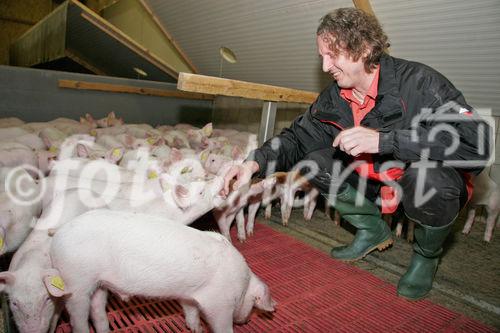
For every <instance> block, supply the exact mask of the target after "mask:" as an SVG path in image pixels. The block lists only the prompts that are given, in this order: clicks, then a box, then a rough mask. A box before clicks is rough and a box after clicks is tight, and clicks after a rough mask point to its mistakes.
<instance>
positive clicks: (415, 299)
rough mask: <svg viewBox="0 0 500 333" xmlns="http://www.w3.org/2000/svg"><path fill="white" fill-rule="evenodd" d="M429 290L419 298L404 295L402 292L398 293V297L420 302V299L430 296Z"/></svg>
mask: <svg viewBox="0 0 500 333" xmlns="http://www.w3.org/2000/svg"><path fill="white" fill-rule="evenodd" d="M429 292H430V291H428V292H427V294H425V295H423V296H420V297H417V298H410V297H408V296H405V295H402V294H400V293H397V295H398V297H401V298H404V299H405V300H407V301H410V302H418V301H421V300H423V299H424V298H426V297H427V296H429Z"/></svg>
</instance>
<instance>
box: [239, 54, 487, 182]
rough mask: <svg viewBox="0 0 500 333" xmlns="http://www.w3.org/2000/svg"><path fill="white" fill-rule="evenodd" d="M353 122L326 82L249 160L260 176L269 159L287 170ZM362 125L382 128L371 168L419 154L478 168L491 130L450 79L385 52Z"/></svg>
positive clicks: (345, 105) (333, 87)
mask: <svg viewBox="0 0 500 333" xmlns="http://www.w3.org/2000/svg"><path fill="white" fill-rule="evenodd" d="M436 125H440V126H437V127H436ZM353 126H354V121H353V116H352V110H351V108H350V106H349V103H348V102H346V101H345V100H344V99H343V98H342V97H341V96H340V88H339V87H338V86H337V84H336V82H333V83H332V84H331V85H330V86H329V87H327V88H326V89H325V90H324V91H323V92H322V93H321V94H320V95H319V96H318V98H317V100H316V101H315V102H314V103H313V104H312V105H311V107H310V108H309V110H308V111H307V112H305V113H304V114H302V115H300V116H299V117H297V118H296V119H295V120H294V121H293V123H292V124H291V126H290V127H289V128H286V129H284V130H283V131H282V132H281V133H280V134H279V135H277V136H275V137H274V138H273V139H275V138H279V141H278V142H279V145H278V147H276V146H277V145H276V143H275V144H272V141H273V139H271V140H269V141H267V142H266V143H264V144H263V145H262V147H261V148H259V149H257V150H255V151H254V152H253V154H250V156H249V158H248V159H249V160H255V161H256V162H257V163H258V164H259V167H260V172H259V175H258V176H259V177H263V176H265V175H266V171H267V166H268V163H269V162H272V161H276V169H275V170H276V171H287V170H290V169H291V168H292V167H293V166H294V165H295V164H296V163H297V162H299V161H300V160H302V159H303V158H304V157H305V156H306V155H307V154H308V153H309V152H312V151H315V150H318V149H323V148H326V147H331V145H332V142H333V140H334V138H335V136H336V135H337V134H338V133H339V132H340V131H341V130H342V129H346V128H350V127H353ZM361 126H364V127H368V128H373V129H377V130H378V131H379V132H380V133H381V135H380V142H379V151H380V152H379V154H374V155H373V156H372V158H373V163H374V168H375V171H378V170H379V168H380V166H381V164H382V163H383V162H385V161H391V160H392V161H394V160H395V161H402V162H404V163H406V164H408V163H411V162H415V161H419V160H421V159H422V157H423V155H422V154H426V156H428V159H429V160H433V161H443V162H446V163H448V165H450V166H453V167H455V168H457V169H459V170H461V171H465V172H469V173H472V174H476V175H477V174H479V173H480V172H481V170H482V169H483V168H484V166H485V164H486V161H487V160H488V158H489V154H490V150H491V147H490V145H489V143H490V140H491V135H492V133H493V131H492V130H491V128H490V127H489V126H488V124H487V123H486V122H485V121H484V120H482V119H481V118H480V117H479V116H478V115H477V113H476V112H475V111H474V110H473V109H472V107H471V106H469V105H468V104H467V102H466V101H465V99H464V97H463V95H462V93H461V92H460V91H459V90H457V89H456V88H455V87H454V86H453V84H452V83H451V82H449V81H448V80H447V79H446V78H445V77H444V76H443V75H441V74H440V73H438V72H437V71H435V70H434V69H432V68H430V67H428V66H426V65H423V64H420V63H417V62H411V61H407V60H403V59H398V58H394V57H391V56H389V55H383V56H382V57H381V60H380V73H379V83H378V95H377V98H376V102H375V106H374V108H373V109H372V110H371V111H370V112H369V113H368V114H367V115H366V116H365V117H364V118H363V120H362V121H361ZM450 126H451V127H452V128H453V129H455V130H456V132H455V134H453V133H451V132H450V129H451V127H450ZM457 134H458V135H457ZM412 137H413V138H412ZM415 137H416V138H417V139H416V140H414V138H415ZM458 140H459V141H458ZM454 142H459V144H458V147H457V148H456V149H451V148H450V149H449V151H447V148H449V147H450V146H453V145H454Z"/></svg>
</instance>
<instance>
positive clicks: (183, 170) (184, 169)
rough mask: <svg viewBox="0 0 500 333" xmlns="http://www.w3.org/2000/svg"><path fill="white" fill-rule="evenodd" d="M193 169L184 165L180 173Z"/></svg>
mask: <svg viewBox="0 0 500 333" xmlns="http://www.w3.org/2000/svg"><path fill="white" fill-rule="evenodd" d="M191 171H193V169H191V168H190V167H184V168H183V169H182V170H181V175H183V174H185V173H188V172H191Z"/></svg>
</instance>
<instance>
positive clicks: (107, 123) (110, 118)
mask: <svg viewBox="0 0 500 333" xmlns="http://www.w3.org/2000/svg"><path fill="white" fill-rule="evenodd" d="M89 122H90V120H89ZM95 123H96V124H97V126H98V127H101V128H106V127H112V126H121V125H123V124H124V121H123V119H122V118H117V117H116V115H115V113H114V112H110V113H108V115H107V116H106V117H104V118H102V119H98V120H96V121H95Z"/></svg>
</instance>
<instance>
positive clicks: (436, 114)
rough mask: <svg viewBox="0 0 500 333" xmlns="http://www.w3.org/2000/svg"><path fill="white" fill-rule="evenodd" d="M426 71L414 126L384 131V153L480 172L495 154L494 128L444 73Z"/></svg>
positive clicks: (381, 138)
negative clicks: (493, 144) (468, 102)
mask: <svg viewBox="0 0 500 333" xmlns="http://www.w3.org/2000/svg"><path fill="white" fill-rule="evenodd" d="M426 72H427V73H425V74H426V75H424V76H423V77H422V78H421V82H419V83H417V85H416V86H417V87H418V86H419V85H420V86H421V87H423V88H422V94H420V95H418V98H420V100H419V102H418V103H415V105H413V107H418V108H419V109H420V110H412V111H413V112H412V113H414V114H415V116H414V117H413V119H412V121H411V126H410V129H400V130H393V131H388V132H384V133H381V135H380V141H379V150H380V154H393V155H394V157H395V158H396V159H398V160H401V161H403V162H414V161H419V160H422V159H428V160H432V161H440V162H444V164H445V165H449V166H452V167H455V168H458V169H463V170H466V171H468V172H471V173H474V174H478V173H480V172H481V171H482V169H483V168H484V166H485V165H486V163H487V161H488V160H489V157H490V154H491V147H490V142H491V135H492V133H493V131H492V129H491V127H490V126H489V124H488V123H486V121H484V120H483V119H482V118H481V117H480V116H479V115H478V114H477V113H476V112H475V111H474V110H473V108H472V107H470V106H469V105H468V104H467V103H466V101H465V98H464V97H463V95H462V93H461V92H460V91H459V90H457V89H456V88H455V87H454V86H453V84H452V83H451V82H449V81H448V80H447V79H446V78H445V77H444V76H442V75H441V74H439V73H438V72H435V71H433V72H430V71H426ZM408 107H409V108H411V107H412V105H409V106H408Z"/></svg>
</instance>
